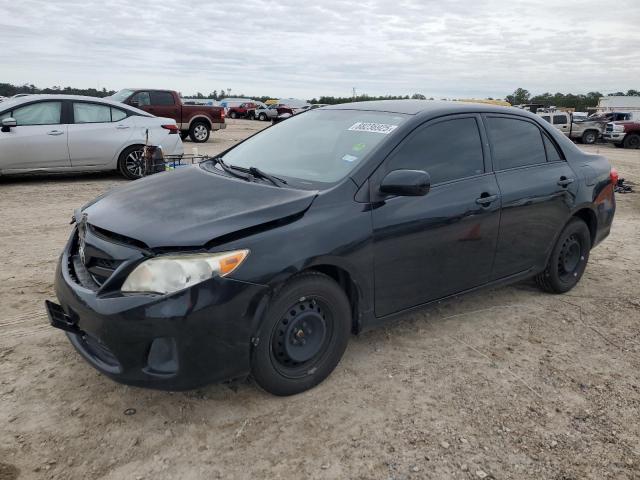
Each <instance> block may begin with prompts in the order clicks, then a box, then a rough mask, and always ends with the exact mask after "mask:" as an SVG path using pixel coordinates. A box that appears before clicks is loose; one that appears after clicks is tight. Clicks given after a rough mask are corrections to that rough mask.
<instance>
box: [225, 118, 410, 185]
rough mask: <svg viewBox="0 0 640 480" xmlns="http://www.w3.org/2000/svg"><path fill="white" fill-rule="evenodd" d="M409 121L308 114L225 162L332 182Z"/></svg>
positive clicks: (241, 147)
mask: <svg viewBox="0 0 640 480" xmlns="http://www.w3.org/2000/svg"><path fill="white" fill-rule="evenodd" d="M406 118H407V117H406V115H402V114H397V113H388V112H371V111H359V110H310V111H307V112H305V113H302V114H300V115H294V116H293V117H291V118H289V119H287V120H285V121H283V122H282V123H279V124H277V125H274V126H273V127H271V128H268V129H266V130H264V131H263V132H261V133H259V134H257V135H255V136H254V137H251V138H249V139H248V140H246V141H245V142H243V143H241V144H240V145H238V146H237V147H235V148H234V149H232V150H231V151H229V152H228V153H227V154H226V155H224V157H223V159H224V161H225V163H227V164H229V165H236V166H240V167H245V168H249V167H257V168H259V169H260V170H263V171H265V172H267V173H270V174H272V175H279V176H284V177H292V178H298V179H301V180H306V181H312V182H324V183H334V182H337V181H338V180H340V179H342V178H344V177H345V176H346V175H348V174H349V172H351V171H352V170H353V169H354V168H355V167H356V166H357V165H358V164H359V163H360V162H361V161H362V159H363V158H364V157H365V156H366V155H367V154H368V153H369V152H371V150H373V148H374V147H375V146H376V145H377V144H379V143H380V142H381V141H382V140H384V139H385V138H387V136H388V135H389V134H391V133H392V132H393V131H394V130H395V129H396V128H397V127H398V126H399V125H400V124H402V123H403V122H404V121H405V119H406Z"/></svg>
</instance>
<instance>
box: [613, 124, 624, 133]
mask: <svg viewBox="0 0 640 480" xmlns="http://www.w3.org/2000/svg"><path fill="white" fill-rule="evenodd" d="M613 131H614V132H624V126H622V125H614V126H613Z"/></svg>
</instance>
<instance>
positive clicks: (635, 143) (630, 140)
mask: <svg viewBox="0 0 640 480" xmlns="http://www.w3.org/2000/svg"><path fill="white" fill-rule="evenodd" d="M623 144H624V148H640V135H638V134H637V133H628V134H627V135H626V136H625V137H624V142H623Z"/></svg>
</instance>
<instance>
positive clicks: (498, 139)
mask: <svg viewBox="0 0 640 480" xmlns="http://www.w3.org/2000/svg"><path fill="white" fill-rule="evenodd" d="M486 125H487V132H488V133H489V138H490V140H491V148H492V152H493V161H494V167H495V169H496V170H506V169H508V168H517V167H524V166H527V165H537V164H539V163H545V162H546V161H547V157H546V153H545V149H544V144H543V142H542V133H541V132H540V129H539V128H538V127H537V126H536V125H534V124H533V123H531V122H528V121H526V120H519V119H516V118H509V117H487V119H486Z"/></svg>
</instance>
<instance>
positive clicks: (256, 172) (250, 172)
mask: <svg viewBox="0 0 640 480" xmlns="http://www.w3.org/2000/svg"><path fill="white" fill-rule="evenodd" d="M213 161H214V162H216V163H217V164H218V165H220V168H222V169H223V170H224V171H225V172H227V173H228V174H229V175H233V176H234V177H237V178H242V179H243V180H247V181H251V180H253V178H262V179H264V180H269V181H270V182H271V183H273V184H274V185H275V186H276V187H279V186H280V185H279V184H280V183H283V184H285V185H287V181H286V180H285V179H283V178H280V177H276V176H275V175H271V174H270V173H267V172H263V171H262V170H260V169H259V168H258V167H249V168H245V167H239V166H237V165H229V164H227V163H225V162H224V160H222V157H214V158H213ZM236 172H242V173H245V174H246V175H238V174H237V173H236Z"/></svg>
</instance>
